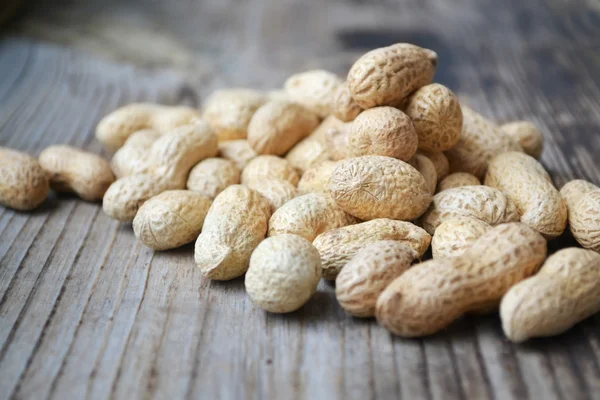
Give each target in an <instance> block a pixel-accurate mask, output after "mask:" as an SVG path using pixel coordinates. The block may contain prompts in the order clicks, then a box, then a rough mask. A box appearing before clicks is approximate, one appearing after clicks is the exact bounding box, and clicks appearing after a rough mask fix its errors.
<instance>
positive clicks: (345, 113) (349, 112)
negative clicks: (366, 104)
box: [331, 82, 363, 122]
mask: <svg viewBox="0 0 600 400" xmlns="http://www.w3.org/2000/svg"><path fill="white" fill-rule="evenodd" d="M362 111H363V109H362V108H361V107H360V106H359V105H358V104H356V102H355V101H354V99H353V98H352V94H351V93H350V88H349V87H348V83H347V82H344V83H343V84H341V85H339V86H338V87H337V89H336V90H335V93H334V94H333V105H332V109H331V113H332V114H333V115H334V116H335V117H336V118H338V119H339V120H340V121H343V122H350V121H352V120H354V118H356V117H357V116H358V114H360V113H361V112H362Z"/></svg>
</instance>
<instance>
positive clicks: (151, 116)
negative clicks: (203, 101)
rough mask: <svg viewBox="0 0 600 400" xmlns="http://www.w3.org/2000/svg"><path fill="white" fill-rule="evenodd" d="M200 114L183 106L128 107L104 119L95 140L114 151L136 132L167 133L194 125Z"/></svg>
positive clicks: (130, 105)
mask: <svg viewBox="0 0 600 400" xmlns="http://www.w3.org/2000/svg"><path fill="white" fill-rule="evenodd" d="M199 114H200V113H199V112H198V111H197V110H195V109H193V108H190V107H184V106H163V105H159V104H151V103H134V104H129V105H126V106H123V107H121V108H118V109H117V110H115V111H113V112H111V113H110V114H108V115H107V116H105V117H104V118H102V120H101V121H100V122H99V123H98V126H97V128H96V138H97V139H98V140H99V141H100V142H101V143H103V144H104V145H105V146H106V147H107V148H108V149H109V150H112V151H115V150H117V149H118V148H120V147H121V146H123V144H124V143H125V141H126V140H127V138H128V137H129V136H130V135H131V134H132V133H134V132H137V131H140V130H142V129H153V130H156V131H158V132H160V133H166V132H169V131H171V130H173V129H175V128H177V127H180V126H183V125H187V124H189V123H191V122H192V121H194V120H195V119H196V118H197V117H198V116H199Z"/></svg>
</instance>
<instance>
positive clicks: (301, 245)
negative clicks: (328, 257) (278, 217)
mask: <svg viewBox="0 0 600 400" xmlns="http://www.w3.org/2000/svg"><path fill="white" fill-rule="evenodd" d="M320 280H321V260H320V258H319V252H318V251H317V249H315V247H314V246H313V245H312V244H311V243H310V242H309V241H308V240H306V239H304V238H302V237H300V236H297V235H280V236H275V237H272V238H267V239H265V240H264V241H263V242H262V243H260V244H259V245H258V247H257V248H256V250H255V251H254V253H252V257H251V258H250V267H249V268H248V272H246V278H245V282H244V283H245V286H246V292H247V293H248V296H250V299H251V300H252V302H253V303H254V304H256V305H257V306H259V307H260V308H262V309H264V310H266V311H269V312H272V313H287V312H292V311H295V310H297V309H298V308H300V307H302V306H303V305H304V304H305V303H306V302H307V301H308V300H309V299H310V297H311V296H312V295H313V294H314V293H315V292H316V291H317V285H318V284H319V281H320Z"/></svg>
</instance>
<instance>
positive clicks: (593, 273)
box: [500, 247, 600, 342]
mask: <svg viewBox="0 0 600 400" xmlns="http://www.w3.org/2000/svg"><path fill="white" fill-rule="evenodd" d="M598 312H600V254H598V253H596V252H594V251H591V250H585V249H579V248H574V247H572V248H567V249H562V250H560V251H558V252H556V253H554V254H553V255H552V256H550V257H548V259H547V260H546V262H545V263H544V265H543V266H542V268H541V269H540V272H539V273H538V274H537V275H535V276H533V277H531V278H528V279H526V280H524V281H523V282H520V283H518V284H516V285H515V286H513V287H512V288H511V289H510V290H509V291H508V293H506V295H505V296H504V298H502V303H501V304H500V317H501V319H502V329H503V330H504V333H505V335H506V336H507V337H508V338H509V339H510V340H512V341H513V342H523V341H525V340H527V339H530V338H533V337H542V336H554V335H558V334H561V333H563V332H565V331H567V330H568V329H570V328H571V327H573V326H574V325H575V324H577V323H579V322H581V321H583V320H584V319H586V318H588V317H590V316H592V315H594V314H596V313H598Z"/></svg>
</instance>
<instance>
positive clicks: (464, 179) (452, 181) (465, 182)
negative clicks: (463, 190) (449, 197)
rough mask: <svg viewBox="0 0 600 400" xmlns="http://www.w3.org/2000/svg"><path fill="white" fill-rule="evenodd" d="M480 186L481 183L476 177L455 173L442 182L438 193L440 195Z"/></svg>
mask: <svg viewBox="0 0 600 400" xmlns="http://www.w3.org/2000/svg"><path fill="white" fill-rule="evenodd" d="M479 185H481V181H480V180H479V179H478V178H477V177H476V176H475V175H471V174H469V173H468V172H455V173H453V174H450V175H448V176H447V177H445V178H444V179H442V180H441V181H440V183H439V184H438V186H437V188H438V189H437V191H438V193H439V192H443V191H444V190H448V189H454V188H458V187H463V186H479Z"/></svg>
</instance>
